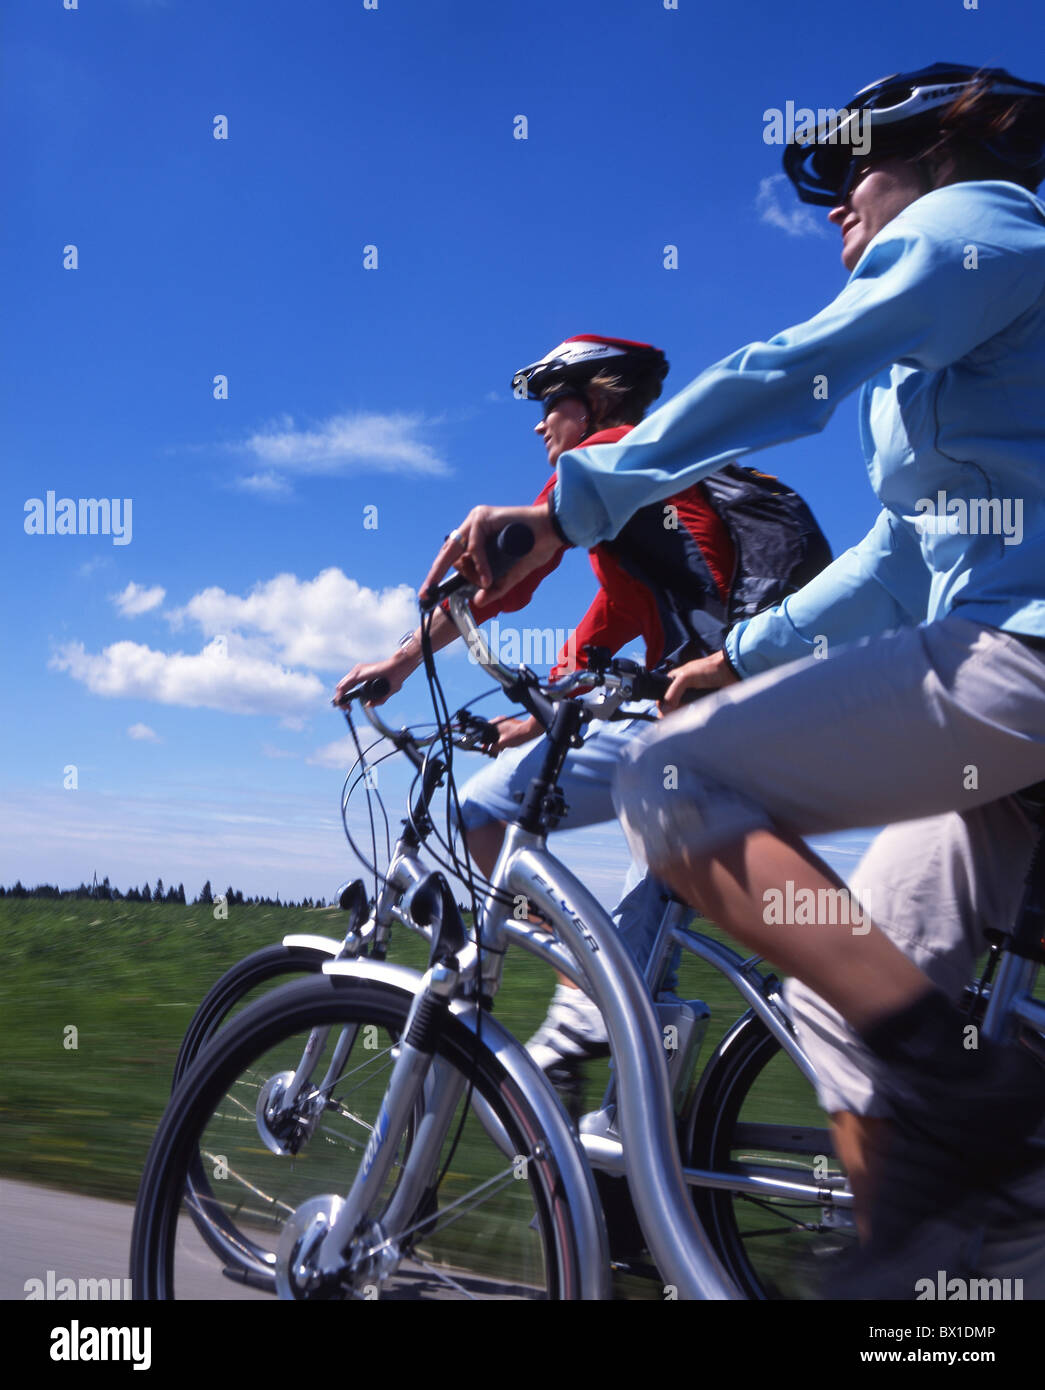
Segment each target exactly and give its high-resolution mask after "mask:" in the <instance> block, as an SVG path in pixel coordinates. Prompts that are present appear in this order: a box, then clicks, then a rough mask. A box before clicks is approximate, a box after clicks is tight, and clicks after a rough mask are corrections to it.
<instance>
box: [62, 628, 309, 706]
mask: <svg viewBox="0 0 1045 1390" xmlns="http://www.w3.org/2000/svg"><path fill="white" fill-rule="evenodd" d="M50 666H51V668H52V669H53V670H56V671H67V672H68V673H69V674H70V675H71V676H72V677H73V679H74V680H78V681H80V682H82V683H83V684H84V685H85V686H86V687H87V689H88V690H89V691H90V692H91V693H92V694H93V695H102V696H105V697H107V698H110V699H121V698H122V699H137V700H155V701H156V702H157V703H158V704H162V705H187V706H189V707H190V708H199V707H201V706H203V707H206V708H208V709H220V710H226V711H228V712H229V713H232V714H276V715H282V716H284V717H290V718H293V717H295V716H297V717H300V716H301V715H302V714H308V713H311V712H312V711H313V710H315V709H316V708H317V707H318V706H320V705H321V703H322V701H323V698H324V694H325V691H324V686H323V684H322V682H321V681H320V680H319V678H318V677H317V676H315V675H312V674H311V673H307V674H302V673H300V672H297V671H286V670H284V669H283V668H282V667H281V666H279V665H277V664H275V663H273V662H271V661H264V660H259V659H258V658H257V657H256V656H253V655H250V654H248V653H246V652H243V651H238V650H237V649H236V643H235V641H234V640H229V641H228V642H227V643H223V642H211V643H210V644H209V645H208V646H206V647H204V649H203V650H202V651H201V652H195V653H185V652H173V653H167V652H159V651H154V650H153V649H152V648H151V647H147V646H144V645H142V644H141V643H139V642H114V643H113V644H112V645H111V646H108V647H106V648H105V649H104V651H102V652H99V653H97V654H93V653H91V652H88V651H86V650H85V648H84V645H83V643H82V642H69V643H67V644H66V645H65V646H63V647H62V648H60V649H59V651H58V652H57V653H56V654H55V655H54V656H53V657H52V658H51V661H50Z"/></svg>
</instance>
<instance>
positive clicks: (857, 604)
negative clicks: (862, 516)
mask: <svg viewBox="0 0 1045 1390" xmlns="http://www.w3.org/2000/svg"><path fill="white" fill-rule="evenodd" d="M929 584H930V575H929V571H928V570H927V569H926V567H925V563H924V561H923V559H922V554H921V550H920V548H919V546H918V543H917V542H916V541H915V540H914V538H913V537H912V536H911V535H910V534H909V533H908V532H907V531H906V530H904V528H903V527H902V526H901V525H900V524H899V523H898V522H897V521H896V520H895V518H894V517H893V516H892V515H891V513H889V512H888V511H885V510H883V511H882V512H881V513H880V514H879V516H878V520H877V521H876V522H875V524H874V526H873V527H872V528H871V530H870V531H869V532H868V534H867V535H866V536H865V537H864V539H863V540H862V541H861V542H860V543H859V544H858V545H855V546H853V547H852V549H851V550H847V551H846V552H845V553H844V554H843V555H839V557H838V559H837V560H834V561H833V562H832V563H831V564H830V565H828V567H827V568H826V569H825V570H821V572H820V573H819V574H818V575H817V576H816V578H815V579H811V580H810V581H809V583H808V584H806V585H805V586H804V587H803V588H801V589H799V590H798V591H797V593H794V594H789V595H788V597H787V598H786V599H784V601H783V602H782V603H780V604H778V605H777V606H776V607H775V608H767V609H766V610H765V612H762V613H758V614H756V616H755V617H753V618H748V619H747V620H746V621H744V622H742V623H738V624H737V625H736V627H734V628H732V629H731V630H730V631H729V633H728V634H727V636H726V642H725V648H726V655H727V656H728V657H729V661H730V664H731V665H732V666H733V668H734V670H735V671H736V672H737V674H738V675H739V676H745V677H747V676H756V675H758V674H759V672H761V671H768V670H770V669H771V668H773V667H774V666H783V665H786V664H787V662H789V661H798V660H800V659H801V658H802V657H805V656H812V655H814V654H819V653H818V639H820V641H821V642H823V641H826V644H827V645H826V650H825V651H824V654H827V653H829V652H830V650H831V648H832V647H833V646H841V645H844V644H845V643H846V642H854V641H856V640H858V639H859V638H861V637H869V636H871V635H873V634H874V633H876V632H886V631H889V630H890V629H893V628H897V627H906V626H910V625H912V624H915V623H919V622H921V621H923V620H924V618H925V615H926V609H927V606H928V602H929Z"/></svg>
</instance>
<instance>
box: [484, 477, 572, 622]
mask: <svg viewBox="0 0 1045 1390" xmlns="http://www.w3.org/2000/svg"><path fill="white" fill-rule="evenodd" d="M554 481H555V480H554V478H549V479H548V481H547V482H546V483H545V485H544V487H542V488H541V490H540V492H539V493H538V494H537V496H536V497H535V498H534V505H535V506H538V505H539V504H540V503H541V502H543V501H544V499H545V498H546V497H547V496H548V494H549V493H550V492H551V490H552V486H553V484H554ZM565 554H566V550H565V547H564V548H563V549H562V550H557V551H556V552H555V554H554V555H553V556H552V557H551V559H550V560H546V561H545V562H544V564H543V565H540V566H539V567H538V568H537V569H535V570H531V571H530V573H529V574H528V575H526V577H525V578H524V579H520V581H519V583H518V584H516V585H514V586H513V587H512V588H511V589H509V590H508V591H507V593H504V594H502V595H501V597H500V598H498V599H494V600H493V601H492V602H490V603H474V602H473V603H472V605H471V609H472V617H473V618H474V619H475V621H476V622H477V623H479V624H480V625H481V624H482V623H485V622H486V621H487V620H488V619H489V618H496V616H497V614H498V613H517V612H518V611H519V609H520V608H525V607H526V605H527V604H528V603H529V601H530V599H532V598H533V596H534V594H535V593H536V592H537V590H538V588H539V587H540V586H541V584H542V583H543V582H544V580H545V579H547V577H548V575H549V574H551V572H552V570H554V569H557V568H558V566H559V563H560V562H561V560H562V557H563V556H564V555H565Z"/></svg>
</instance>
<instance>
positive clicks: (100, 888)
mask: <svg viewBox="0 0 1045 1390" xmlns="http://www.w3.org/2000/svg"><path fill="white" fill-rule="evenodd" d="M219 897H220V898H223V899H224V902H225V905H226V906H227V907H242V906H244V905H246V904H248V903H249V904H253V905H260V906H263V907H326V905H327V902H326V899H325V898H302V899H301V901H300V902H299V903H296V902H293V901H291V900H290V899H281V898H280V896H279V894H278V893H277V894H276V896H275V897H274V898H265V897H256V898H248V897H244V895H243V894H242V893H241V892H240V891H239V889H238V888H233V887H232V885H231V884H230V885H229V887H228V888H226V889H225V892H224V893H223V894H216V893H214V891H213V890H212V888H211V886H210V879H208V880H207V882H206V883H205V884H204V885H203V887H202V888H201V889H200V891H199V895H198V896H197V897H195V898H193V900H192V901H193V904H194V905H197V904H202V905H204V906H207V905H209V904H211V903H214V902H217V901H218V899H219ZM0 898H100V899H103V900H104V901H106V902H120V901H122V902H128V903H181V904H182V905H183V906H184V905H185V903H186V902H187V901H188V900H187V898H186V897H185V885H184V883H179V884H178V886H177V888H175V887H174V885H173V884H171V886H170V887H169V888H164V886H163V879H162V878H158V879H157V880H156V886H155V888H150V887H149V885H148V884H147V883H146V884H143V886H142V887H141V888H128V889H127V892H126V893H121V892H120V890H119V888H116V887H114V886H113V885H112V884H111V883H110V882H109V877H108V875H106V876H105V878H104V879H102V881H101V883H99V882H98V879H97V877H95V880H94V882H93V883H91V884H89V885H88V884H86V883H81V884H80V886H79V888H56V887H55V886H54V885H53V884H50V883H38V884H37V885H36V887H35V888H26V887H24V886H23V884H22V882H21V880H19V881H18V882H17V883H16V884H15V885H14V887H13V888H5V887H4V886H3V884H0Z"/></svg>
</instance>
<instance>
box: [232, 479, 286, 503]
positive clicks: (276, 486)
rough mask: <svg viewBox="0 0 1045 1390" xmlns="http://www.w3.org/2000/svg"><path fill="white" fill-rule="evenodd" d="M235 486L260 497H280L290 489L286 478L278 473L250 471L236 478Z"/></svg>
mask: <svg viewBox="0 0 1045 1390" xmlns="http://www.w3.org/2000/svg"><path fill="white" fill-rule="evenodd" d="M236 486H237V487H239V488H242V489H243V491H244V492H256V493H258V494H259V496H261V497H281V496H283V495H285V494H286V493H288V492H290V491H291V490H292V489H291V486H290V484H289V483H288V482H287V480H286V478H281V477H280V476H279V474H278V473H250V474H248V475H247V477H245V478H237V479H236Z"/></svg>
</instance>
